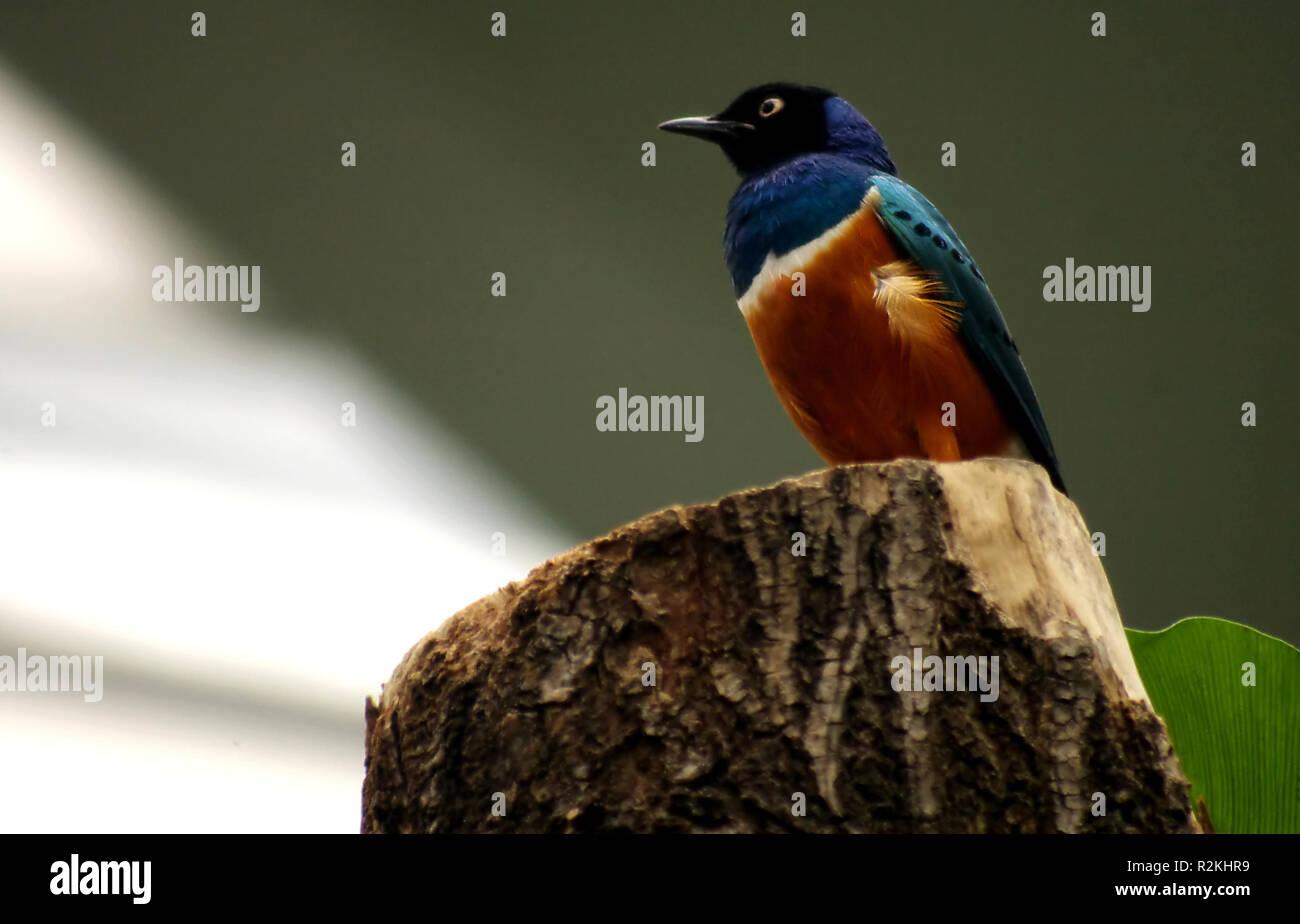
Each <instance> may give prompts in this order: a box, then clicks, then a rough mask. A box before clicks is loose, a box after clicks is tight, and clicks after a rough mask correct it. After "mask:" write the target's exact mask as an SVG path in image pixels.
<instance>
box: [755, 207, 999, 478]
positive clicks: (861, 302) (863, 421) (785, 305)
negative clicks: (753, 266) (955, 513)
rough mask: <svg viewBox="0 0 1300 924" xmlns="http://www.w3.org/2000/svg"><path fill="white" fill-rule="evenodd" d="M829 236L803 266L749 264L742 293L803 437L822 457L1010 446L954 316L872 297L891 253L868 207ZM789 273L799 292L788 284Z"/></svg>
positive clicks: (894, 255) (995, 450) (763, 354)
mask: <svg viewBox="0 0 1300 924" xmlns="http://www.w3.org/2000/svg"><path fill="white" fill-rule="evenodd" d="M831 234H833V236H830V235H828V236H830V239H829V240H828V242H827V243H826V246H825V247H823V248H822V249H820V250H818V251H817V252H816V253H814V254H812V255H811V256H810V257H809V258H808V259H807V260H806V261H804V263H803V265H800V266H790V267H789V268H788V271H778V272H775V273H767V274H760V277H759V279H758V280H757V281H756V282H755V283H754V285H756V286H761V288H760V289H758V290H757V294H756V295H755V296H754V297H753V300H752V301H750V297H749V296H748V295H747V297H746V299H745V300H742V310H744V311H745V319H746V321H747V322H748V324H749V330H750V333H751V334H752V335H753V338H754V345H755V346H756V347H757V348H758V355H759V358H760V359H761V360H762V362H763V366H764V368H765V369H766V370H767V374H768V377H769V378H770V379H771V380H772V385H773V386H774V387H775V389H776V393H777V395H778V397H779V398H780V399H781V403H782V404H783V405H784V406H785V409H786V411H787V412H788V413H789V414H790V417H791V419H792V420H794V422H795V425H796V426H797V427H798V428H799V430H800V431H801V432H802V433H803V435H804V437H805V438H806V439H807V440H808V442H810V443H811V444H812V445H813V448H814V449H816V450H817V452H818V453H819V454H820V455H821V456H822V458H823V459H825V460H826V461H827V462H829V463H830V464H832V465H842V464H847V463H851V462H882V461H887V460H889V459H896V458H899V457H903V456H914V457H922V458H930V459H935V460H937V461H956V460H958V459H970V458H974V457H976V456H987V455H1003V454H1008V453H1009V452H1011V451H1012V450H1011V447H1012V446H1014V445H1015V443H1016V435H1015V433H1014V432H1013V431H1012V430H1011V428H1010V427H1009V426H1008V425H1007V422H1006V418H1005V416H1004V415H1003V413H1002V411H1001V409H1000V408H999V407H998V405H997V402H996V401H995V400H994V398H993V395H992V394H991V393H990V392H989V390H988V387H987V386H986V385H985V384H984V379H983V377H982V376H981V375H980V373H979V371H978V370H977V369H976V368H975V366H974V365H973V364H972V362H971V360H970V357H969V356H968V355H967V353H966V350H965V348H964V347H963V346H962V344H961V342H960V340H959V338H958V335H957V331H956V329H955V328H956V320H955V317H958V316H959V315H956V316H954V317H953V318H952V319H946V318H945V317H944V314H943V312H942V311H941V310H940V309H939V308H934V309H933V316H932V317H931V310H930V309H925V310H920V311H914V312H911V313H909V315H908V316H907V317H904V318H902V319H900V317H899V313H897V312H895V313H894V314H893V315H891V313H890V312H888V311H886V310H885V308H884V307H883V305H882V303H881V301H880V299H879V298H878V291H877V286H878V285H879V284H880V283H879V281H878V278H877V275H875V273H873V271H874V270H878V269H879V268H881V267H887V266H889V265H890V264H893V265H895V266H899V265H901V264H899V261H900V260H902V256H901V255H900V254H899V253H898V252H897V250H896V248H895V247H894V245H893V242H892V241H891V240H890V239H889V237H888V236H887V234H886V233H885V231H884V228H883V227H882V226H881V224H880V221H879V219H877V218H876V216H875V213H874V211H873V210H871V209H869V208H864V209H862V210H861V211H859V212H858V213H857V214H856V215H855V216H854V217H853V218H851V219H849V220H847V221H846V222H845V223H844V224H843V225H841V226H839V228H837V229H836V231H835V232H832V233H831ZM913 269H915V268H914V267H913ZM781 270H785V267H781ZM795 272H802V273H803V274H804V280H803V282H802V284H803V286H804V290H805V294H804V295H796V294H794V290H795V288H796V280H795V279H794V277H793V274H794V273H795ZM918 276H919V273H918ZM935 297H937V298H944V297H946V296H944V295H942V294H940V295H938V296H935ZM747 303H748V304H747ZM955 307H956V309H957V311H959V306H955ZM949 404H950V405H951V406H950V407H948V406H947V405H949ZM950 424H951V425H950Z"/></svg>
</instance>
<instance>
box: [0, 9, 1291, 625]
mask: <svg viewBox="0 0 1300 924" xmlns="http://www.w3.org/2000/svg"><path fill="white" fill-rule="evenodd" d="M196 6H197V7H198V8H200V9H202V10H203V12H205V13H206V14H207V32H208V34H207V37H206V38H203V39H196V38H192V37H191V36H190V29H189V24H190V13H191V11H192V10H193V9H194V8H195V7H196ZM1098 6H1101V8H1102V9H1103V11H1104V12H1106V13H1107V15H1108V33H1109V34H1108V35H1107V36H1106V37H1105V38H1093V37H1092V36H1091V35H1090V14H1091V13H1092V11H1093V10H1094V9H1097V8H1098ZM796 9H798V10H802V11H803V12H805V13H806V14H807V17H808V35H807V37H806V38H799V39H796V38H793V37H791V35H790V28H789V26H790V14H791V12H792V11H793V10H796ZM495 10H504V12H505V13H506V14H507V17H508V19H507V23H508V34H507V36H506V37H505V38H502V39H494V38H492V37H491V36H490V34H489V26H490V22H489V19H490V16H491V14H492V12H493V11H495ZM1297 18H1298V17H1297V9H1296V6H1295V4H1294V3H1293V2H1292V3H1284V2H1276V3H1262V2H1261V3H1250V4H1246V5H1242V6H1241V7H1237V6H1234V5H1232V4H1229V3H1211V4H1207V3H1188V2H1168V3H1161V4H1154V3H1138V4H1133V3H1126V4H1123V5H1118V4H1117V5H1110V6H1109V7H1108V6H1107V5H1104V4H1098V3H1096V2H1095V0H1093V2H1091V3H1088V4H1084V3H1053V4H1042V3H1033V2H1019V3H1008V2H991V3H980V4H975V3H958V2H952V3H927V2H912V3H906V4H887V5H886V4H881V5H876V4H865V3H861V2H851V0H846V2H819V3H815V4H803V3H793V2H791V3H781V4H778V3H767V2H745V3H710V4H708V5H702V4H699V3H654V4H637V5H634V6H629V7H626V8H624V7H620V6H617V5H614V4H606V3H583V4H576V3H547V4H535V3H530V4H519V5H511V4H508V3H506V2H505V0H492V2H491V3H487V4H481V3H465V4H456V5H451V4H436V5H435V4H428V3H396V2H384V3H335V2H314V3H310V4H289V3H281V2H270V3H268V2H246V3H244V2H241V3H228V2H204V3H201V4H191V5H188V6H183V5H180V4H177V3H149V2H131V3H104V4H89V3H57V2H46V3H24V4H14V3H8V4H6V8H5V11H4V22H3V27H2V28H0V56H2V57H3V59H4V60H5V61H6V62H7V63H8V64H9V65H10V66H11V67H13V68H15V69H16V70H17V71H18V72H19V73H21V74H22V75H23V76H24V77H25V78H27V79H28V80H30V81H31V82H32V83H33V84H35V85H36V86H37V87H38V88H39V89H40V90H41V91H42V92H44V93H45V94H47V95H48V97H49V99H50V101H51V102H52V103H54V104H55V105H57V106H60V107H62V108H63V109H65V110H66V111H67V112H69V113H70V114H71V115H73V116H74V117H76V118H78V119H80V120H82V121H83V122H84V123H85V124H87V125H88V126H89V127H90V128H91V129H92V130H93V131H95V132H97V133H98V134H99V135H100V136H101V137H102V138H103V139H104V140H105V143H106V145H107V147H108V148H109V149H111V150H113V151H115V152H116V154H117V155H118V156H120V157H121V158H122V160H123V161H124V162H125V163H127V164H128V165H130V166H131V167H132V168H133V169H134V170H135V171H137V172H138V173H139V174H140V175H141V176H142V177H145V178H147V179H148V180H149V181H150V182H151V183H152V184H153V185H154V186H155V188H156V189H157V190H158V191H159V192H160V193H161V194H162V195H163V196H164V197H165V198H166V200H167V201H169V202H170V203H171V204H172V206H173V207H174V208H175V209H176V210H177V212H178V213H179V214H181V215H183V216H185V217H186V218H188V219H191V220H193V221H195V222H197V223H198V224H199V225H201V226H202V227H204V228H205V229H207V231H208V232H209V233H210V234H211V235H212V236H213V238H215V239H216V240H218V241H224V242H226V243H228V244H229V246H230V248H231V251H230V253H229V254H228V257H227V259H228V260H229V261H230V262H242V263H258V264H261V265H262V267H263V269H262V281H263V287H264V288H263V304H262V309H261V311H260V312H259V313H257V314H251V315H240V314H239V313H238V312H237V311H235V312H232V313H231V318H230V322H231V323H239V324H245V325H266V326H270V327H275V328H285V329H293V330H296V331H300V332H306V333H309V334H312V335H316V336H319V337H322V338H326V339H330V340H334V341H337V342H339V343H343V344H346V345H348V346H349V347H351V348H352V349H354V350H356V351H358V352H359V353H360V354H362V355H363V356H364V357H365V358H367V359H368V360H369V361H370V362H372V363H374V364H375V365H376V366H377V367H379V368H380V369H381V370H382V371H384V372H385V373H386V374H387V375H388V376H390V377H391V379H392V380H393V381H394V382H396V383H397V384H398V385H399V386H400V387H401V388H403V389H405V391H406V392H407V393H408V394H410V395H411V396H412V397H413V398H414V399H415V400H416V401H417V402H418V403H419V404H420V405H422V406H423V407H424V408H425V409H426V410H427V411H429V412H430V413H431V414H433V415H436V416H437V417H438V418H439V419H441V420H442V421H443V422H444V423H445V424H446V425H447V426H449V427H450V428H452V429H453V430H455V431H456V432H458V433H459V434H460V435H461V436H463V437H464V438H465V439H466V440H467V441H468V442H470V443H471V444H472V445H473V446H475V447H476V448H477V449H478V450H479V451H481V452H482V453H483V454H484V455H485V456H486V457H487V458H488V459H490V460H491V461H492V462H493V463H494V464H495V465H496V466H497V467H498V468H499V469H500V470H501V471H503V472H504V473H505V474H506V475H508V476H509V477H510V478H512V479H513V480H515V481H516V482H518V483H519V484H520V485H521V487H523V488H524V489H525V490H527V491H528V492H530V493H531V494H532V495H533V496H534V497H536V498H537V500H538V501H539V502H540V503H541V504H543V505H544V507H545V509H547V510H548V511H549V512H550V514H551V515H552V516H553V517H554V518H555V521H556V523H557V524H558V525H560V526H561V527H563V528H567V529H568V530H570V531H571V532H573V533H574V534H576V535H582V536H589V535H596V534H599V533H602V532H604V531H606V530H608V529H609V528H611V527H613V526H616V525H618V524H620V523H623V522H626V521H628V520H631V519H634V518H636V517H638V516H640V515H641V514H644V513H647V512H649V511H651V510H654V509H656V508H659V507H662V506H665V505H667V504H672V503H678V502H695V501H708V500H711V499H713V498H716V497H717V496H719V495H723V494H726V493H730V492H732V491H736V490H739V489H742V488H745V487H749V486H752V485H757V484H763V483H768V482H772V481H775V480H778V479H781V478H784V477H786V476H790V475H795V474H799V473H802V472H804V471H807V470H811V469H815V468H819V467H821V464H822V463H821V461H820V460H819V458H818V457H817V456H816V455H815V454H814V453H813V451H812V450H811V449H810V448H809V447H808V446H807V445H806V444H805V443H804V441H803V440H802V438H801V437H800V436H799V434H798V433H797V432H796V430H795V429H794V427H793V426H792V425H791V424H790V423H789V421H788V420H787V419H786V417H785V414H784V412H783V411H782V410H781V408H780V406H779V405H778V403H777V401H776V399H775V397H774V395H773V394H772V391H771V388H770V386H769V385H768V383H767V380H766V377H765V375H764V373H763V370H762V368H761V367H760V365H759V362H758V359H757V358H756V356H755V354H754V350H753V345H752V343H751V341H750V338H749V335H748V332H747V330H746V328H745V325H744V323H743V321H742V319H741V317H740V314H739V312H738V311H737V310H736V308H735V304H734V299H733V296H732V293H731V290H730V285H729V282H728V279H727V274H726V272H725V270H724V268H723V264H722V254H721V234H722V221H723V214H724V209H725V206H726V202H727V198H728V197H729V196H730V194H731V191H732V189H733V187H734V184H735V178H734V175H733V174H732V173H731V171H730V168H729V167H728V166H727V165H726V164H725V162H724V160H723V158H722V157H721V155H720V154H719V153H718V152H717V151H716V150H713V149H710V148H708V147H707V146H705V145H700V144H698V143H693V142H690V141H688V140H686V139H681V138H676V137H670V136H666V135H662V134H660V133H656V131H655V129H654V126H655V125H656V124H657V123H658V122H659V121H661V120H664V119H667V118H670V117H675V116H681V115H697V114H704V113H709V112H713V111H717V110H718V109H720V108H722V106H724V105H725V104H726V103H727V102H728V101H729V100H730V99H731V98H732V97H733V96H734V95H735V94H736V93H738V92H739V91H740V90H742V89H744V88H745V87H747V86H749V85H752V84H755V83H759V82H762V81H766V80H771V79H788V80H798V81H802V82H808V83H816V84H821V85H825V86H829V87H831V88H833V89H835V90H836V91H838V92H839V93H840V94H841V95H843V96H844V97H846V98H847V99H848V100H850V101H851V102H853V103H854V104H855V105H857V106H858V107H859V108H860V109H861V110H862V111H863V112H864V113H865V114H866V115H867V116H868V118H870V119H871V120H872V121H873V122H875V124H876V125H877V127H878V128H879V129H880V130H881V132H882V133H883V134H884V136H885V139H886V141H887V142H888V144H889V147H890V150H891V153H892V154H893V157H894V160H895V161H896V162H897V164H898V166H899V171H900V174H901V175H902V176H903V177H904V178H905V179H907V180H908V181H909V182H911V183H912V184H913V185H915V186H917V187H918V188H919V189H921V190H922V191H923V192H924V193H925V194H926V195H927V196H928V197H930V198H931V199H932V200H933V201H934V202H935V203H936V204H938V205H939V207H940V208H941V209H942V210H943V211H944V213H945V214H946V215H947V217H948V218H949V220H950V221H951V222H952V223H953V225H954V226H955V227H956V228H957V230H958V232H959V233H960V234H961V235H962V237H963V239H964V240H965V241H966V243H967V245H968V246H969V247H970V248H971V250H972V251H973V252H974V254H975V255H976V258H977V259H978V260H979V261H980V265H981V268H982V269H983V271H984V273H985V275H986V277H987V278H988V280H989V282H990V284H991V286H992V288H993V291H994V293H995V295H996V296H997V298H998V300H999V302H1000V304H1001V306H1002V309H1003V312H1004V314H1005V315H1006V317H1007V320H1008V323H1009V324H1010V325H1011V328H1012V331H1013V332H1014V333H1015V335H1016V338H1017V340H1018V342H1019V345H1020V348H1021V352H1022V355H1023V357H1024V359H1025V362H1026V365H1027V366H1028V368H1029V371H1030V374H1031V375H1032V377H1033V380H1034V383H1035V385H1036V387H1037V390H1038V392H1039V397H1040V400H1041V402H1042V404H1043V407H1044V410H1045V412H1046V415H1047V419H1048V422H1049V425H1050V427H1051V430H1052V434H1053V437H1054V439H1055V441H1056V444H1057V448H1058V451H1059V454H1060V458H1061V462H1062V468H1063V470H1064V474H1065V477H1066V479H1067V481H1068V483H1069V484H1070V486H1071V490H1072V494H1073V497H1074V499H1075V501H1076V502H1077V503H1078V504H1079V506H1080V508H1081V509H1082V511H1083V513H1084V516H1085V518H1086V519H1087V521H1088V523H1089V526H1090V527H1091V528H1092V529H1094V530H1102V531H1104V532H1105V533H1106V536H1107V557H1106V559H1105V565H1106V569H1107V572H1108V573H1109V575H1110V579H1111V582H1112V584H1113V586H1114V589H1115V593H1116V596H1117V597H1118V600H1119V605H1120V610H1121V612H1122V614H1123V615H1124V618H1125V620H1126V622H1127V623H1128V624H1130V625H1132V626H1136V627H1142V628H1157V627H1160V626H1163V625H1166V624H1168V623H1169V622H1171V621H1173V620H1174V619H1177V618H1179V617H1182V616H1186V615H1189V614H1211V615H1216V616H1222V617H1225V618H1228V619H1233V620H1238V621H1242V622H1246V623H1249V624H1251V625H1253V626H1256V627H1258V628H1260V629H1262V630H1264V631H1266V632H1270V633H1273V634H1277V635H1281V636H1283V637H1285V638H1288V639H1289V640H1290V641H1292V642H1298V641H1300V627H1298V626H1300V620H1298V618H1297V612H1296V602H1295V601H1296V600H1297V598H1300V567H1297V565H1296V561H1295V559H1296V553H1297V549H1298V548H1300V542H1298V541H1297V540H1298V539H1300V527H1298V526H1297V516H1296V514H1297V488H1296V484H1295V469H1296V461H1295V460H1296V454H1297V448H1298V447H1297V437H1296V423H1295V418H1296V410H1297V402H1296V380H1297V375H1296V361H1295V359H1294V358H1293V355H1292V354H1293V352H1294V349H1295V344H1296V342H1297V334H1298V333H1300V320H1297V318H1298V313H1297V308H1296V306H1295V305H1294V304H1292V301H1293V295H1292V293H1294V292H1296V291H1297V289H1298V288H1300V269H1298V266H1300V261H1298V260H1297V258H1296V256H1295V254H1294V252H1293V251H1294V249H1295V246H1296V243H1297V235H1296V233H1295V230H1294V227H1295V226H1294V224H1293V223H1292V218H1293V209H1294V207H1295V205H1296V188H1297V184H1296V178H1295V173H1294V168H1293V167H1292V166H1289V164H1291V158H1292V157H1293V153H1294V151H1295V150H1296V149H1297V142H1300V137H1298V132H1297V120H1296V118H1295V112H1294V105H1295V101H1296V99H1297V97H1298V94H1297V89H1298V86H1297V84H1298V82H1300V81H1298V76H1300V69H1297V67H1296V64H1295V53H1296V49H1297V47H1300V28H1297ZM345 140H351V141H355V142H356V143H357V145H358V166H357V168H356V169H344V168H343V167H341V166H340V165H339V147H340V144H341V143H342V142H343V141H345ZM647 140H653V141H655V142H656V143H657V145H658V165H657V166H656V167H654V168H645V167H642V166H641V144H642V142H644V141H647ZM1248 140H1249V141H1253V142H1255V143H1256V144H1257V145H1258V150H1259V154H1258V157H1259V166H1257V167H1255V168H1249V169H1248V168H1244V167H1242V166H1241V165H1240V151H1241V144H1242V142H1243V141H1248ZM944 141H954V142H956V144H957V147H958V166H957V167H955V168H944V167H941V166H940V163H939V146H940V144H941V143H942V142H944ZM61 156H63V155H62V153H61ZM177 255H178V254H170V253H168V254H160V255H159V261H158V262H163V263H165V262H169V261H170V259H171V258H172V257H174V256H177ZM1067 257H1073V258H1074V259H1075V260H1076V261H1077V262H1079V263H1087V264H1093V265H1096V264H1119V263H1124V264H1150V265H1152V266H1153V301H1152V308H1151V310H1150V312H1149V313H1146V314H1135V313H1132V312H1131V311H1130V310H1129V308H1128V306H1127V305H1125V304H1105V303H1101V304H1047V303H1044V302H1043V300H1042V297H1041V291H1042V285H1043V281H1042V271H1043V268H1044V267H1045V266H1047V265H1049V264H1062V263H1063V262H1064V260H1065V259H1066V258H1067ZM495 271H502V272H505V273H507V275H508V286H509V288H508V296H507V297H506V298H504V299H500V298H492V297H490V295H489V277H490V275H491V274H492V273H493V272H495ZM149 284H150V282H149V280H148V278H147V272H146V275H145V276H144V277H143V278H142V282H141V298H142V299H147V298H148V297H149ZM213 310H225V309H224V308H215V307H214V308H213ZM620 386H624V387H627V388H628V389H629V390H630V391H632V392H634V393H642V394H657V393H666V394H693V395H695V394H698V395H704V396H705V430H704V434H705V438H704V440H703V442H701V443H694V444H690V443H686V442H685V441H684V440H683V439H682V436H681V434H673V433H660V434H645V433H641V434H632V433H623V434H618V433H599V432H597V431H596V429H595V425H594V422H595V401H596V398H597V396H599V395H602V394H607V393H610V394H612V393H616V392H617V389H618V388H619V387H620ZM1244 401H1253V402H1255V403H1256V404H1257V406H1258V409H1259V411H1258V413H1259V425H1258V427H1256V428H1254V429H1246V428H1243V427H1242V426H1241V423H1240V417H1241V410H1240V407H1241V404H1242V402H1244Z"/></svg>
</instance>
